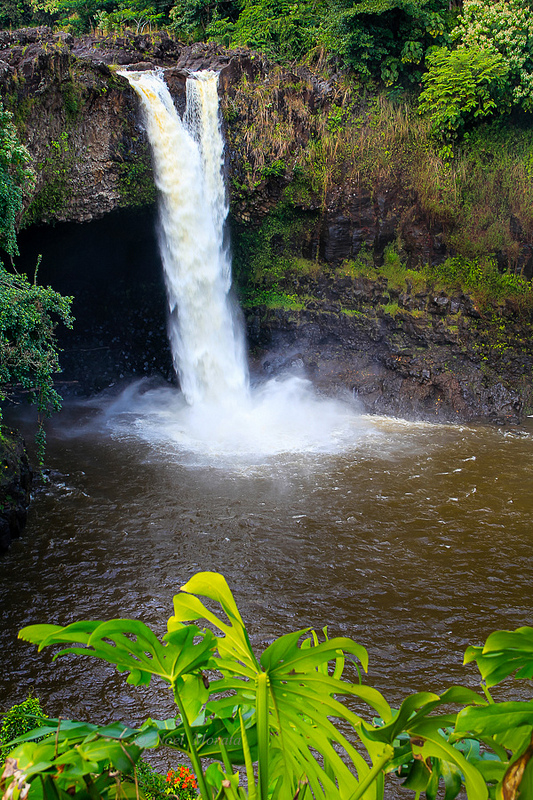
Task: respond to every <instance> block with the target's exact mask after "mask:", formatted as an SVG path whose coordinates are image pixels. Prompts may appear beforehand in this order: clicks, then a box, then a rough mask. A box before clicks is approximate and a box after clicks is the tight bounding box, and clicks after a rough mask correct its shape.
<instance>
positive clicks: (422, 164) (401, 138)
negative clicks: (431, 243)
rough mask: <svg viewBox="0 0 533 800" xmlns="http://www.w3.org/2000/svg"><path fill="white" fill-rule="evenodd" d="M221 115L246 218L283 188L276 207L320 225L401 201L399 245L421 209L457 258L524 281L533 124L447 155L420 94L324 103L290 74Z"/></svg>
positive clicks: (268, 81)
mask: <svg viewBox="0 0 533 800" xmlns="http://www.w3.org/2000/svg"><path fill="white" fill-rule="evenodd" d="M310 98H313V99H312V102H311V99H310ZM222 103H223V112H224V116H225V118H226V123H227V134H228V140H229V148H230V151H232V152H238V153H239V159H238V163H235V164H234V167H233V179H232V186H231V192H232V201H233V204H234V207H235V208H236V209H237V214H239V213H241V212H243V210H245V209H246V208H247V207H248V206H249V207H250V208H251V209H252V214H253V215H254V216H255V217H257V215H256V212H255V211H254V209H255V208H256V205H255V202H254V200H255V198H257V195H258V193H259V195H260V196H264V195H266V197H267V198H269V197H270V196H272V194H273V192H272V189H271V187H272V185H273V182H274V184H278V186H279V188H278V189H277V190H276V191H274V194H275V195H277V196H281V197H282V198H283V200H284V201H285V203H287V204H288V205H292V207H293V208H294V209H299V210H303V209H306V210H307V211H308V212H312V213H314V214H315V216H316V218H317V219H320V218H321V217H323V216H324V215H325V213H326V211H327V210H328V209H331V208H341V207H343V206H345V205H346V203H347V202H348V203H351V202H353V200H352V198H354V197H355V198H360V200H359V202H363V203H365V204H368V203H369V202H371V201H372V200H371V199H372V198H375V197H376V195H379V194H381V195H383V194H387V193H388V192H391V191H392V192H394V193H395V194H396V196H397V197H398V199H399V200H400V208H399V211H398V214H399V219H398V232H399V233H400V235H401V233H402V228H403V226H404V225H406V224H408V223H409V221H410V219H409V218H408V215H407V217H406V216H405V215H406V214H407V209H409V208H411V209H414V208H416V209H417V213H418V214H421V215H422V216H423V217H425V219H426V220H427V221H428V223H429V225H430V226H432V227H433V229H435V230H436V231H441V232H442V238H443V241H444V243H445V244H446V246H447V247H448V248H449V249H450V250H451V251H452V252H454V253H456V254H457V255H458V256H460V257H462V258H466V259H470V260H478V259H479V260H481V261H488V260H490V259H491V258H494V257H496V256H497V257H498V260H499V261H500V262H501V263H504V262H506V263H507V264H508V266H509V270H510V272H511V273H519V272H521V271H522V269H523V266H524V257H525V252H524V244H525V243H528V242H531V240H532V238H533V180H532V178H533V129H532V128H531V126H530V125H528V124H527V123H528V120H526V121H525V122H523V124H522V125H520V124H519V123H518V122H516V121H513V125H509V124H508V121H507V120H505V119H500V120H496V121H493V122H491V123H487V124H485V125H482V126H480V127H478V128H476V129H475V130H474V131H473V132H471V133H470V134H468V135H467V136H465V137H464V140H463V141H462V142H461V144H460V145H456V146H455V147H452V146H450V145H448V146H445V147H440V146H439V145H438V144H436V143H435V141H434V139H433V138H432V136H431V129H430V124H429V122H428V120H427V119H425V118H423V117H421V116H420V115H419V113H418V109H417V107H416V103H415V98H414V95H413V94H412V93H408V92H397V91H396V92H394V93H392V92H389V93H388V94H387V93H385V92H381V93H376V91H375V89H374V90H373V89H372V87H371V86H370V85H369V84H367V85H366V86H362V85H361V84H359V83H358V82H357V81H356V79H355V78H353V77H351V78H348V77H343V78H341V79H338V80H336V81H332V82H331V90H330V91H329V93H328V94H327V95H325V96H321V95H320V94H318V95H317V93H316V91H315V89H314V87H313V85H312V84H311V81H310V80H307V79H305V78H300V79H296V77H295V76H294V75H292V76H291V75H288V74H287V73H285V72H284V71H283V70H282V69H281V68H279V67H277V68H272V69H270V71H269V72H268V73H267V74H262V75H261V76H259V77H258V78H256V80H254V81H251V80H250V79H248V78H243V80H242V81H241V83H240V84H239V85H238V87H236V88H235V89H234V90H233V92H232V93H229V94H227V95H225V96H223V98H222ZM269 187H270V188H269ZM356 202H357V201H356ZM402 208H403V209H404V210H403V211H402ZM402 215H403V216H402ZM243 218H244V219H246V214H244V216H243ZM513 291H514V289H513ZM518 293H519V294H521V293H522V290H521V289H520V290H519V292H518Z"/></svg>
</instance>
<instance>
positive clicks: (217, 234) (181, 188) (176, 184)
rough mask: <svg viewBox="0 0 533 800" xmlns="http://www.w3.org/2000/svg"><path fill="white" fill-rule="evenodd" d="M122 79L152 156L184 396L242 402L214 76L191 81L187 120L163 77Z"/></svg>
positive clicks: (243, 376) (240, 346) (242, 363)
mask: <svg viewBox="0 0 533 800" xmlns="http://www.w3.org/2000/svg"><path fill="white" fill-rule="evenodd" d="M121 74H123V75H124V76H125V77H127V79H128V80H129V82H130V83H131V85H132V86H133V88H134V89H135V91H136V92H137V94H138V95H139V96H140V98H141V101H142V104H143V109H144V115H145V121H146V128H147V133H148V138H149V140H150V144H151V147H152V152H153V163H154V172H155V180H156V185H157V188H158V190H159V198H160V202H159V210H160V247H161V256H162V260H163V266H164V270H165V279H166V285H167V292H168V302H169V309H170V324H169V335H170V340H171V346H172V353H173V358H174V366H175V369H176V371H177V373H178V375H179V378H180V384H181V390H182V392H183V394H184V396H185V398H186V400H187V402H188V403H189V404H190V405H195V404H198V403H203V402H213V401H215V400H216V402H217V403H220V404H221V405H227V404H232V403H235V402H242V400H243V399H244V397H245V396H246V394H247V392H248V372H247V367H246V357H245V349H244V339H243V335H242V329H241V326H240V325H239V324H238V322H237V319H236V315H235V314H234V312H233V309H232V305H231V301H230V297H229V291H230V288H231V261H230V256H229V252H228V248H227V247H225V246H224V238H223V237H224V223H225V221H226V217H227V214H228V205H227V201H226V191H225V186H224V178H223V172H222V169H223V164H224V140H223V138H222V132H221V130H220V122H219V115H218V88H217V85H218V74H217V73H215V72H200V73H196V74H195V75H193V76H191V77H190V78H188V80H187V109H186V112H185V118H184V120H182V119H180V117H179V115H178V113H177V111H176V109H175V107H174V103H173V101H172V98H171V96H170V92H169V91H168V89H167V86H166V84H165V82H164V80H163V79H162V77H161V75H160V74H158V73H156V72H136V73H127V72H124V73H121Z"/></svg>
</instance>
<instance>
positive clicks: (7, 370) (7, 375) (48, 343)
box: [0, 262, 73, 463]
mask: <svg viewBox="0 0 533 800" xmlns="http://www.w3.org/2000/svg"><path fill="white" fill-rule="evenodd" d="M36 278H37V275H36V276H35V281H34V282H33V283H30V281H29V280H28V278H27V277H26V276H25V275H13V274H12V273H10V272H8V271H7V270H6V269H5V268H4V266H3V265H2V263H1V262H0V403H1V402H2V401H4V400H5V399H6V397H7V395H8V391H9V388H10V387H11V386H12V384H14V383H20V384H21V385H22V387H23V388H24V389H27V390H29V399H30V401H31V402H33V403H34V404H35V405H36V406H37V412H38V420H39V429H38V432H37V436H36V441H37V445H38V457H39V461H40V463H42V459H43V457H44V445H45V434H44V428H43V421H44V418H45V417H49V416H50V415H51V414H52V413H53V412H54V411H57V410H59V409H60V408H61V397H60V396H59V394H58V393H57V392H56V390H55V389H54V378H53V376H54V374H55V373H56V372H60V366H59V351H58V347H57V342H56V339H55V333H54V331H55V327H56V325H57V322H58V321H59V322H62V323H63V324H64V325H66V326H67V328H71V327H72V324H73V317H72V315H71V313H70V305H71V303H72V297H63V296H62V295H61V294H59V293H58V292H55V291H54V290H53V289H51V288H50V287H49V286H48V287H46V288H45V287H44V286H39V284H37V282H36ZM0 417H1V411H0Z"/></svg>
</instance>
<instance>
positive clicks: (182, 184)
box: [107, 71, 370, 463]
mask: <svg viewBox="0 0 533 800" xmlns="http://www.w3.org/2000/svg"><path fill="white" fill-rule="evenodd" d="M119 74H121V75H123V76H124V77H126V78H127V79H128V81H129V82H130V84H131V85H132V87H133V88H134V89H135V91H136V92H137V94H138V95H139V97H140V98H141V101H142V106H143V111H144V117H145V124H146V130H147V134H148V138H149V141H150V145H151V147H152V152H153V163H154V172H155V181H156V185H157V188H158V190H159V198H160V199H159V209H160V247H161V256H162V260H163V265H164V270H165V279H166V285H167V291H168V302H169V310H170V324H169V336H170V342H171V346H172V352H173V358H174V364H175V368H176V371H177V373H178V375H179V379H180V385H181V393H178V392H177V391H176V390H175V389H173V388H172V387H166V388H164V389H157V390H148V391H147V390H146V386H145V385H144V384H143V383H142V382H141V383H140V384H136V385H134V386H132V387H130V388H129V389H128V390H126V391H125V392H124V393H123V395H122V396H121V397H120V398H119V399H118V400H116V401H115V402H114V403H113V404H112V405H111V407H108V408H107V419H108V422H109V424H111V425H112V427H113V428H114V430H115V433H116V434H117V435H121V436H123V435H130V434H131V433H134V434H135V435H136V436H140V437H141V438H143V439H147V440H148V441H150V442H151V443H152V444H157V446H158V447H159V448H164V449H167V450H170V451H171V452H172V453H173V454H174V453H181V454H183V453H184V452H188V453H191V452H192V453H194V454H196V455H199V456H200V458H201V459H202V460H203V459H204V458H205V457H207V458H208V459H209V461H210V462H211V463H213V461H214V462H217V460H218V463H222V462H224V463H226V462H227V458H228V457H231V458H233V457H238V458H239V459H242V458H243V457H244V458H245V460H247V461H248V462H249V461H250V459H255V458H257V457H259V458H263V457H265V456H269V455H275V454H280V453H289V452H292V453H302V452H304V451H308V452H322V453H323V452H338V451H339V450H344V449H346V448H349V447H352V446H353V444H354V438H359V437H360V435H361V434H362V433H363V431H366V432H367V433H368V432H370V429H369V426H368V425H367V424H366V425H365V424H362V423H361V421H360V418H358V417H357V415H356V413H355V409H354V406H353V403H350V402H339V401H336V400H331V399H326V398H319V397H317V396H316V395H315V393H314V391H313V388H312V386H311V384H310V382H309V381H307V380H305V379H302V378H299V377H295V376H292V377H290V376H289V377H287V376H286V377H285V378H283V379H273V380H269V381H267V382H264V383H262V384H260V385H259V386H256V387H255V388H254V389H252V390H251V389H250V387H249V380H248V369H247V362H246V352H245V346H244V334H243V330H242V325H241V323H240V317H239V314H238V313H235V309H234V308H233V306H232V302H231V297H230V294H229V292H230V288H231V262H230V256H229V250H228V247H227V245H226V244H225V242H224V225H225V221H226V217H227V214H228V205H227V199H226V191H225V185H224V176H223V163H224V140H223V137H222V131H221V127H220V118H219V108H218V86H217V84H218V75H217V74H216V73H213V72H208V71H207V72H198V73H194V74H192V75H191V76H190V78H189V79H188V80H187V108H186V112H185V115H184V117H183V119H181V118H180V116H179V114H178V113H177V111H176V109H175V107H174V104H173V101H172V98H171V96H170V93H169V91H168V89H167V87H166V84H165V82H164V79H163V75H162V73H161V72H159V71H158V72H151V71H147V72H125V71H124V72H121V73H119ZM132 415H133V423H132V419H131V418H132ZM221 459H222V461H221Z"/></svg>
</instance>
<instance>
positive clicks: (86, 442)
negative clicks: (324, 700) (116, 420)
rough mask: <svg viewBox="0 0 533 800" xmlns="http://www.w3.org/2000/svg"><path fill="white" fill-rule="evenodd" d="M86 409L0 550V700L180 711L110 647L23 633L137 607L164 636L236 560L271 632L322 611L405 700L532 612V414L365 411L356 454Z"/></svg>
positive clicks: (245, 598)
mask: <svg viewBox="0 0 533 800" xmlns="http://www.w3.org/2000/svg"><path fill="white" fill-rule="evenodd" d="M80 413H82V412H80V411H79V409H78V410H74V411H70V412H69V410H68V409H67V411H66V412H65V414H63V416H62V417H60V418H58V420H57V421H56V423H55V426H54V428H53V430H52V432H51V434H50V435H49V445H48V455H47V460H48V463H49V464H50V465H51V481H50V483H49V484H48V485H47V486H46V488H45V489H44V490H43V491H40V492H39V493H38V494H37V495H36V497H35V501H34V503H33V505H32V508H31V511H30V518H29V524H28V528H27V531H26V533H25V535H24V537H23V538H22V539H20V540H18V541H16V542H14V544H13V545H12V547H11V549H10V551H9V552H8V553H7V555H6V556H5V557H4V558H3V559H1V560H0V575H1V577H0V595H1V608H2V630H1V633H0V637H1V638H0V653H1V656H0V657H1V659H2V669H1V671H0V686H1V691H0V695H1V698H2V701H1V706H2V708H7V707H9V706H10V705H11V704H12V703H15V702H19V701H20V700H22V699H23V698H24V697H25V696H26V694H27V692H28V690H29V689H30V687H33V688H34V689H35V691H36V692H37V693H38V694H39V695H40V696H41V697H42V698H43V699H45V704H46V708H47V710H48V711H49V713H50V714H51V715H59V714H60V715H62V716H74V717H78V718H84V717H87V716H89V715H90V716H91V717H93V718H96V719H99V720H101V721H102V722H103V721H107V720H108V719H110V718H121V719H123V720H125V721H129V722H139V721H140V720H141V719H142V718H143V717H145V716H147V715H151V716H154V717H159V718H163V717H166V716H169V715H170V714H171V713H172V710H173V707H172V703H171V701H170V698H169V696H168V693H167V691H166V690H165V689H164V688H162V687H158V686H155V684H154V685H153V686H151V687H150V688H148V689H146V688H134V687H129V686H127V685H126V683H125V679H124V677H123V676H120V675H117V674H115V672H114V671H113V670H112V669H111V668H108V667H107V666H106V665H104V664H101V663H99V662H97V661H90V660H87V659H80V658H75V657H67V658H62V659H59V660H58V661H57V662H55V663H52V659H51V655H52V654H51V653H48V652H46V651H45V652H43V653H41V654H38V653H37V651H36V648H34V647H32V646H30V645H27V644H25V643H22V642H19V641H17V638H16V636H17V631H18V630H19V629H20V628H21V627H23V626H24V625H27V624H30V623H37V622H51V623H60V624H66V623H69V622H71V621H74V620H76V619H83V618H96V619H106V618H112V617H121V616H133V617H139V618H142V619H143V620H145V621H146V622H147V623H149V624H150V625H153V626H154V627H155V628H156V629H157V630H158V631H159V632H161V633H162V632H163V631H164V628H165V624H166V620H167V618H168V616H169V615H170V613H171V609H172V596H173V594H175V593H176V591H177V589H178V588H179V586H181V585H182V584H183V583H184V582H185V581H186V580H187V579H188V577H189V576H190V575H192V574H193V573H195V572H196V571H199V570H216V571H220V572H222V573H223V574H224V575H225V576H226V578H227V580H228V582H229V584H230V586H231V587H232V589H233V591H234V593H235V596H236V599H237V602H238V605H239V607H240V609H241V613H242V615H243V617H244V619H245V621H246V622H247V623H248V624H249V628H250V631H251V635H252V639H253V641H254V643H255V644H256V645H257V646H258V647H262V646H264V645H265V644H267V643H268V642H270V641H271V640H272V638H273V637H275V636H278V635H280V634H281V633H284V632H288V631H290V630H294V629H297V628H304V627H306V626H314V627H316V628H322V627H323V626H324V625H326V624H327V625H328V626H329V632H330V634H331V635H336V634H342V635H347V636H351V637H353V638H355V639H356V640H358V641H359V642H360V643H362V644H364V645H365V646H366V647H367V648H368V650H369V652H370V678H369V680H370V681H371V682H373V683H374V685H376V686H378V687H379V688H380V689H381V690H382V691H383V692H384V693H385V695H386V697H387V699H388V700H389V701H390V702H391V703H397V702H399V701H400V700H401V699H402V698H403V696H404V695H405V694H406V693H407V692H409V691H412V690H415V689H423V688H427V689H431V690H436V691H439V690H442V689H444V688H445V687H446V686H449V685H450V684H451V683H454V682H463V683H468V684H470V685H475V684H476V681H477V678H476V670H475V668H474V667H468V668H463V667H462V654H463V651H464V649H465V646H466V645H467V644H468V643H470V642H472V643H481V642H482V641H483V640H484V638H485V637H486V636H487V634H488V633H489V632H490V631H492V630H494V629H497V628H515V627H517V626H519V625H523V624H531V623H532V622H533V616H532V613H531V605H532V603H531V590H532V587H533V530H532V525H531V521H532V511H533V498H532V492H531V485H532V477H533V429H532V428H531V427H529V428H523V429H516V430H515V429H513V430H496V429H492V428H485V427H465V426H463V427H461V426H433V425H427V424H417V423H404V422H401V421H394V420H384V419H374V420H372V419H367V420H365V421H364V425H365V431H366V433H365V435H364V436H362V437H361V439H360V441H357V440H356V441H355V442H354V446H353V448H352V449H351V450H350V451H347V452H344V453H342V454H335V455H327V454H324V453H322V454H320V453H308V454H305V455H301V454H300V455H298V454H294V453H293V454H288V455H285V456H276V457H272V458H265V459H263V460H257V462H256V463H238V462H236V463H233V464H231V463H229V464H225V465H221V464H217V463H216V462H212V463H210V462H209V461H206V462H205V463H203V464H202V463H199V462H198V460H197V459H196V460H193V461H191V460H189V461H188V462H187V460H186V459H183V458H180V457H178V455H177V454H174V455H173V452H172V450H169V449H168V448H164V447H161V446H159V445H156V444H151V443H149V442H147V441H143V440H140V439H138V438H136V437H135V436H134V435H124V434H120V432H118V433H117V431H116V430H115V432H110V431H106V430H105V429H102V428H100V429H96V428H94V429H91V428H90V427H89V428H86V429H83V428H80V427H79V420H78V417H79V415H80ZM83 413H86V411H83ZM76 415H78V417H77V416H76Z"/></svg>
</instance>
